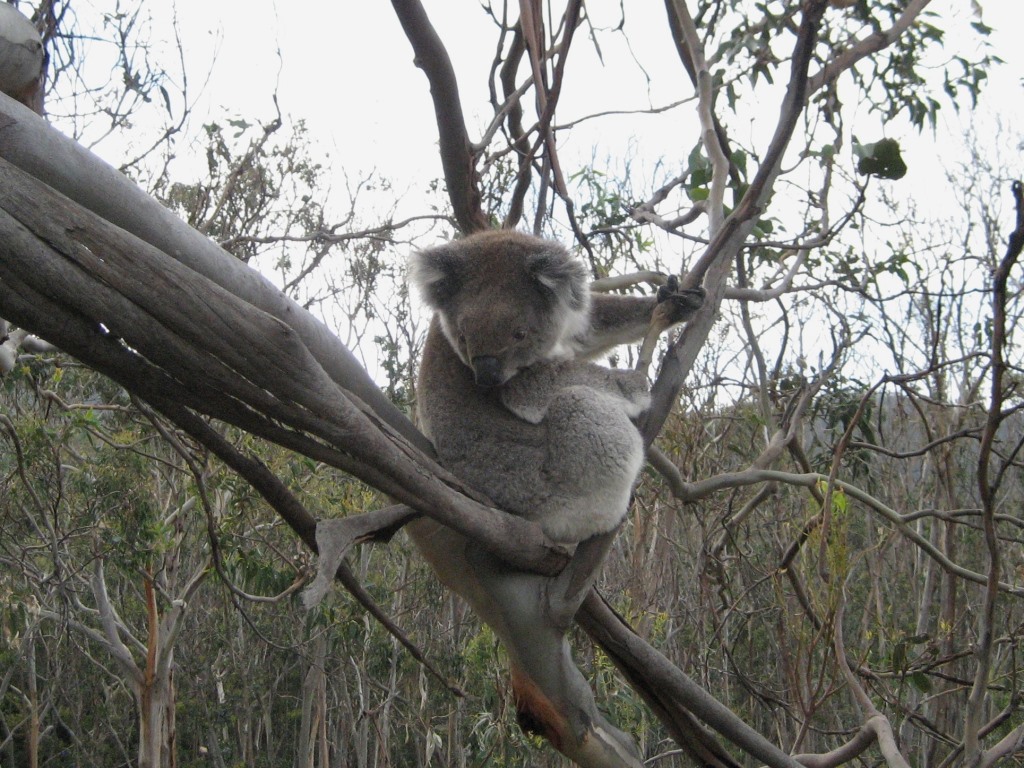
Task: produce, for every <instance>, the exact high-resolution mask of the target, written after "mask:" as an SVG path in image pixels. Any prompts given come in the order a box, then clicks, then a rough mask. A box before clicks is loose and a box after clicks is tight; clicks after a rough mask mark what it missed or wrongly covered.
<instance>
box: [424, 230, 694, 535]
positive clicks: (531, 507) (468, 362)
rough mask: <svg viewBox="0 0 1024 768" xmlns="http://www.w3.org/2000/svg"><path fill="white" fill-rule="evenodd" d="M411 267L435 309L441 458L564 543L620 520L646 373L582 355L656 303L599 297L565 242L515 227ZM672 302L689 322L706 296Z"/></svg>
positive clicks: (607, 344) (646, 317)
mask: <svg viewBox="0 0 1024 768" xmlns="http://www.w3.org/2000/svg"><path fill="white" fill-rule="evenodd" d="M411 273H412V279H413V282H414V283H415V284H416V285H417V286H418V287H419V289H420V291H421V292H422V294H423V297H424V299H425V301H426V302H427V303H428V305H429V306H430V307H431V308H432V309H433V310H434V312H435V315H434V319H433V321H432V323H431V327H430V330H429V332H428V334H427V340H426V343H425V345H424V348H423V359H422V362H421V366H420V374H419V384H418V389H417V407H418V415H419V420H420V423H421V425H422V427H423V429H424V431H425V432H426V434H427V436H428V437H430V439H431V440H432V441H433V443H434V446H435V448H436V449H437V452H438V457H439V459H440V461H441V463H442V464H443V465H444V466H445V467H447V468H448V469H449V470H451V471H452V472H453V473H454V474H455V475H457V476H458V477H460V478H461V479H462V480H464V481H465V482H466V483H467V484H469V485H470V486H472V487H474V488H476V489H477V490H479V491H481V492H482V493H484V494H486V495H487V496H489V497H490V498H491V499H492V500H493V501H494V502H495V503H496V504H497V505H498V506H500V507H502V508H504V509H506V510H508V511H510V512H513V513H515V514H518V515H521V516H522V517H525V518H527V519H530V520H535V521H537V522H538V523H539V524H540V525H541V526H542V527H543V529H544V532H545V533H546V534H547V535H548V536H549V537H550V538H552V539H554V540H555V541H560V542H565V543H576V542H579V541H582V540H583V539H586V538H589V537H590V536H594V535H596V534H600V533H605V532H607V531H610V530H612V529H614V528H615V527H616V526H617V525H618V524H619V523H620V522H621V520H622V518H623V516H624V515H625V513H626V510H627V506H628V503H629V496H630V493H631V492H632V488H633V483H634V482H635V481H636V477H637V474H638V473H639V471H640V468H641V466H642V465H643V460H644V449H643V443H642V440H641V438H640V434H639V433H638V431H637V429H636V428H635V426H634V425H633V423H632V421H631V420H630V419H631V417H635V416H637V415H638V414H639V413H640V412H642V411H643V410H644V409H645V408H646V407H647V404H648V402H649V395H648V392H647V381H646V377H645V376H644V375H643V374H640V373H636V372H634V371H628V370H617V369H611V368H606V367H603V366H600V365H597V364H594V363H590V362H586V360H587V358H589V357H591V356H593V355H596V354H599V353H601V352H603V351H605V350H607V349H610V348H611V347H613V346H615V345H617V344H621V343H623V342H625V341H631V340H634V339H637V338H639V337H640V336H641V335H642V334H643V333H644V331H645V330H646V329H647V326H648V323H649V321H650V317H651V312H652V311H653V309H654V307H655V305H656V304H657V302H658V299H657V298H655V297H626V296H600V295H599V296H594V297H591V295H590V291H589V288H588V278H587V272H586V269H585V268H584V266H583V265H582V264H581V263H580V262H579V261H577V260H575V259H573V258H572V257H571V256H570V255H569V254H568V253H567V252H566V251H565V249H563V248H562V247H561V246H559V245H558V244H556V243H552V242H550V241H547V240H542V239H539V238H535V237H532V236H529V235H525V234H520V233H516V232H511V231H494V232H484V233H480V234H476V235H472V236H469V237H466V238H464V239H462V240H457V241H453V242H451V243H447V244H445V245H442V246H439V247H437V248H433V249H430V250H426V251H421V252H419V253H417V254H415V255H414V256H413V258H412V261H411ZM680 297H681V298H680ZM674 299H675V300H676V302H677V305H678V310H677V314H678V318H677V320H680V321H681V320H684V319H686V317H688V316H689V315H690V314H692V313H693V311H694V310H696V308H697V307H699V306H700V304H701V302H702V300H703V292H702V291H700V290H699V289H698V290H696V291H687V292H683V293H681V294H677V295H676V296H675V297H674Z"/></svg>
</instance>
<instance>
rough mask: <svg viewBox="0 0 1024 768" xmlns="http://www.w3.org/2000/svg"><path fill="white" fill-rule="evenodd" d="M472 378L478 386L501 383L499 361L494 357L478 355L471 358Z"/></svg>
mask: <svg viewBox="0 0 1024 768" xmlns="http://www.w3.org/2000/svg"><path fill="white" fill-rule="evenodd" d="M473 378H474V379H475V380H476V385H477V386H478V387H496V386H498V385H499V384H501V361H500V360H498V358H496V357H489V356H487V355H480V356H479V357H474V358H473Z"/></svg>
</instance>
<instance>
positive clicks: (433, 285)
mask: <svg viewBox="0 0 1024 768" xmlns="http://www.w3.org/2000/svg"><path fill="white" fill-rule="evenodd" d="M463 261H464V255H463V253H462V249H461V248H459V246H458V245H457V244H456V243H445V244H444V245H439V246H437V247H435V248H427V249H425V250H422V251H415V252H413V254H412V256H410V257H409V279H410V280H411V281H412V283H413V285H415V286H416V288H417V289H418V290H419V292H420V294H421V295H422V296H423V300H424V301H425V302H426V303H427V305H428V306H429V307H430V308H431V309H440V308H441V307H442V306H443V305H444V304H445V303H446V302H447V300H448V299H449V298H451V297H452V296H453V295H455V294H456V293H457V292H458V290H459V286H460V285H461V283H462V277H461V275H462V264H463Z"/></svg>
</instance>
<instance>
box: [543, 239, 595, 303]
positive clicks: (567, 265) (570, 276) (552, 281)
mask: <svg viewBox="0 0 1024 768" xmlns="http://www.w3.org/2000/svg"><path fill="white" fill-rule="evenodd" d="M529 268H530V272H531V274H532V275H533V277H534V279H535V280H536V281H537V282H538V283H540V284H541V285H542V286H544V287H545V288H546V289H547V290H549V291H550V292H551V293H552V295H553V296H554V297H555V300H556V301H558V302H560V303H563V304H564V305H565V308H566V309H568V310H569V311H571V312H586V311H587V309H588V308H589V306H590V286H589V277H588V275H587V270H586V268H585V267H584V266H583V264H582V263H581V262H580V261H579V260H577V259H574V258H573V257H572V256H570V255H569V254H568V253H566V252H565V251H544V252H541V253H536V254H533V257H532V259H531V260H530V264H529Z"/></svg>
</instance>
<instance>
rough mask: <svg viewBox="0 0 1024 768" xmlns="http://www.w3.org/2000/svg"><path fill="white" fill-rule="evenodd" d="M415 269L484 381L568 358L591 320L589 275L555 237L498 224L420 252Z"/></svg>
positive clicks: (445, 326)
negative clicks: (576, 338)
mask: <svg viewBox="0 0 1024 768" xmlns="http://www.w3.org/2000/svg"><path fill="white" fill-rule="evenodd" d="M410 272H411V277H412V281H413V283H414V284H415V285H416V286H417V287H418V288H419V290H420V292H421V293H422V295H423V298H424V300H425V301H426V303H427V304H428V305H429V306H430V307H431V308H432V309H433V310H434V311H435V312H436V313H437V316H438V318H439V319H440V324H441V329H442V330H443V331H444V335H445V337H446V338H447V339H448V342H449V343H450V344H451V346H452V349H454V350H455V352H456V354H457V355H458V356H459V358H460V359H461V360H462V362H463V363H465V364H466V365H467V366H468V367H470V368H472V369H473V375H474V377H475V380H476V383H477V384H478V385H479V386H481V387H495V386H499V385H501V384H504V383H505V382H506V381H508V380H509V379H510V378H512V377H513V376H515V374H516V373H517V372H518V371H520V370H522V369H523V368H527V367H529V366H530V365H533V364H534V363H536V362H538V361H542V360H555V359H562V358H568V357H571V356H572V353H573V348H572V344H573V339H574V338H575V337H576V336H578V335H580V334H581V333H582V332H583V331H584V330H585V329H586V327H587V323H588V319H589V312H590V289H589V286H588V282H589V280H588V275H587V271H586V269H585V268H584V266H583V264H582V263H580V262H579V261H578V260H576V259H574V258H573V257H572V256H570V255H569V253H568V252H567V251H566V250H565V249H564V248H562V247H561V246H560V245H558V244H557V243H553V242H551V241H549V240H542V239H540V238H537V237H532V236H530V235H526V234H522V233H519V232H513V231H510V230H498V231H489V232H481V233H478V234H474V235H470V236H468V237H465V238H462V239H461V240H455V241H452V242H450V243H446V244H444V245H441V246H438V247H436V248H430V249H428V250H424V251H419V252H418V253H415V254H414V255H413V257H412V260H411V263H410Z"/></svg>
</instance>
